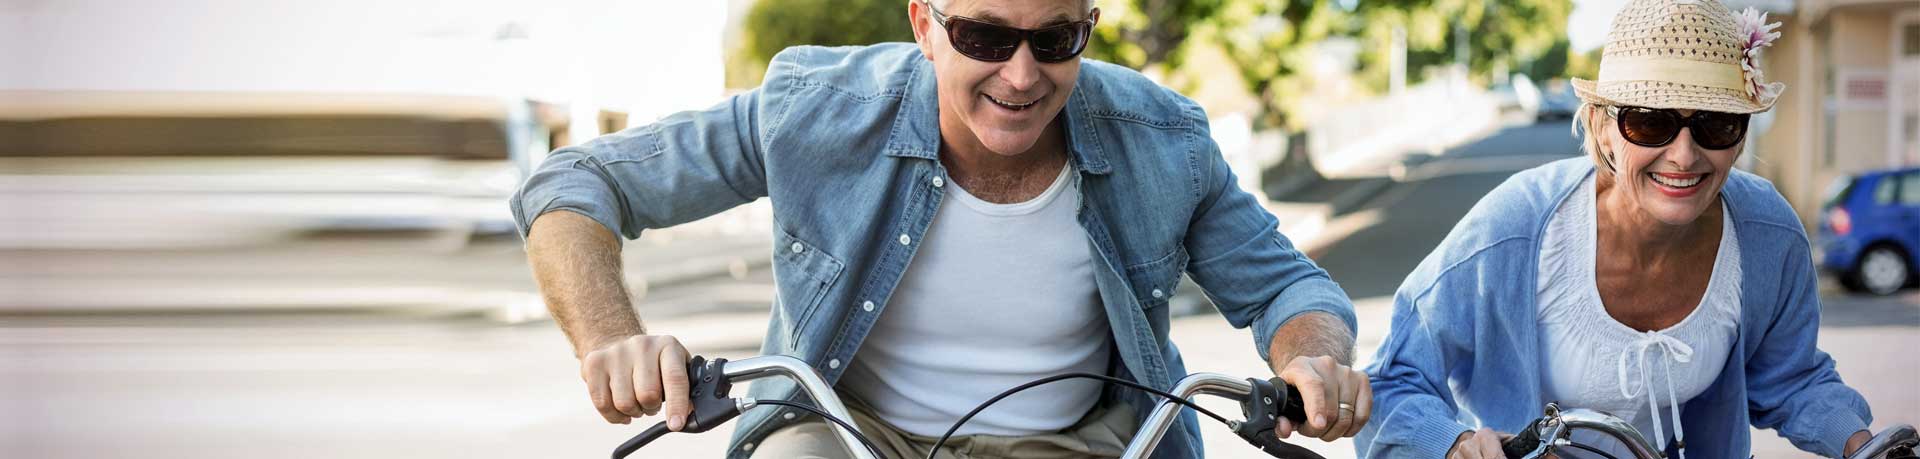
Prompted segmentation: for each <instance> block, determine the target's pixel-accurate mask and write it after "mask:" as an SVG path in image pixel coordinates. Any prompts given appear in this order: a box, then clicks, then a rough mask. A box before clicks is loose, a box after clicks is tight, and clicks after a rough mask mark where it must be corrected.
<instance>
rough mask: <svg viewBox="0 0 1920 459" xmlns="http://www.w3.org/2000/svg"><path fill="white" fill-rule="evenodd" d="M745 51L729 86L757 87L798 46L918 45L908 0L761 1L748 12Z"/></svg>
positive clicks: (730, 73) (736, 57) (736, 62)
mask: <svg viewBox="0 0 1920 459" xmlns="http://www.w3.org/2000/svg"><path fill="white" fill-rule="evenodd" d="M743 29H744V31H745V36H744V37H743V40H742V48H743V49H741V50H739V51H738V52H735V53H734V59H733V62H732V64H733V65H730V66H729V67H732V68H735V69H738V70H739V71H738V72H735V71H733V70H729V71H728V77H727V85H728V86H732V87H745V86H756V85H759V84H760V78H761V76H762V75H763V74H765V73H766V68H767V62H768V61H771V60H772V59H773V56H774V55H775V54H779V53H780V50H783V49H787V48H788V47H791V46H796V45H821V46H841V45H870V44H874V43H882V42H890V41H913V28H912V26H910V25H909V24H908V22H907V2H906V1H905V0H759V1H756V2H754V4H753V7H752V8H751V9H749V10H748V11H747V17H746V22H745V23H744V24H743Z"/></svg>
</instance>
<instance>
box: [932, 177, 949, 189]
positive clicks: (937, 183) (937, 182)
mask: <svg viewBox="0 0 1920 459" xmlns="http://www.w3.org/2000/svg"><path fill="white" fill-rule="evenodd" d="M943 186H947V179H943V178H940V177H934V178H933V187H934V188H939V187H943Z"/></svg>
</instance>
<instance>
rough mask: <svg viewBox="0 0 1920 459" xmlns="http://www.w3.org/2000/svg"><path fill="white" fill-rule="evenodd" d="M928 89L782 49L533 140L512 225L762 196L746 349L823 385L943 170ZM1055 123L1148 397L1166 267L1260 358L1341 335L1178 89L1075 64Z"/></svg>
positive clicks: (1185, 420) (866, 321)
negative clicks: (707, 96)
mask: <svg viewBox="0 0 1920 459" xmlns="http://www.w3.org/2000/svg"><path fill="white" fill-rule="evenodd" d="M936 97H937V96H936V94H935V84H934V75H933V66H932V64H931V62H929V61H928V60H927V59H926V58H925V57H924V56H923V55H922V54H921V53H920V50H919V48H918V47H916V46H914V45H912V44H905V43H894V44H882V45H875V46H869V47H843V48H819V47H796V48H791V49H788V50H786V51H784V52H781V53H780V54H779V55H778V56H775V57H774V59H773V60H772V62H771V63H770V64H769V65H768V67H767V77H766V80H765V81H764V82H763V83H762V85H761V86H760V87H759V88H757V89H755V90H752V91H748V92H744V93H741V94H738V95H735V96H732V97H731V98H729V99H728V100H726V101H724V102H722V103H720V104H718V105H716V106H714V107H712V108H709V109H707V110H705V111H695V112H682V113H678V114H674V115H672V116H668V117H667V118H665V119H663V120H661V121H659V122H656V123H653V124H649V125H645V126H639V127H634V128H629V129H626V130H624V131H621V132H619V133H615V134H610V135H606V136H602V137H600V138H596V139H594V140H592V141H590V142H587V143H585V144H582V145H579V146H573V147H567V148H561V149H559V150H557V151H555V152H553V154H552V155H551V156H549V157H548V158H547V160H546V161H545V163H543V164H542V165H540V166H539V167H538V168H537V169H536V170H535V171H534V173H533V174H532V175H531V176H530V178H529V179H528V180H527V182H526V184H525V185H524V186H523V187H522V188H521V189H520V191H519V193H517V194H516V195H515V196H514V198H513V200H512V207H513V213H514V217H515V218H516V220H517V222H518V224H519V225H520V230H521V231H522V234H523V235H524V234H525V231H526V230H527V229H528V228H529V225H530V224H531V223H532V221H533V219H534V218H535V217H537V216H539V215H541V214H543V213H546V212H551V211H555V210H568V211H573V212H578V213H580V214H583V215H586V216H588V217H591V218H592V219H594V220H595V221H598V222H599V223H601V224H602V225H605V226H606V227H607V228H609V229H611V230H613V231H615V232H617V233H619V234H621V235H623V236H625V237H627V238H636V237H639V235H640V232H641V231H644V230H647V229H651V228H664V227H669V226H673V225H677V224H680V223H685V222H688V221H692V220H695V219H699V218H701V217H706V216H708V215H712V214H714V213H717V212H720V211H722V210H726V209H728V208H731V207H734V206H737V205H740V204H743V203H747V202H750V201H753V200H755V199H758V198H761V197H767V198H769V199H771V201H772V208H773V216H774V227H775V228H774V234H773V241H772V242H773V251H774V257H773V270H774V275H775V279H776V280H775V283H776V284H777V287H776V289H777V295H776V300H775V303H774V305H773V308H772V314H771V317H770V320H769V321H768V324H767V331H766V341H765V343H764V344H763V345H762V347H761V353H763V354H766V355H774V354H778V355H787V356H792V357H796V358H799V359H800V360H803V361H805V362H807V363H808V364H810V365H811V366H812V367H813V368H814V369H815V370H818V371H819V372H820V373H821V374H822V375H823V376H825V378H826V380H827V381H828V382H829V383H833V382H835V381H838V380H839V378H840V377H841V375H842V373H843V372H845V371H846V369H847V368H848V365H847V363H848V362H849V361H850V360H851V359H854V358H856V355H857V354H856V352H857V351H859V349H860V344H861V341H863V340H864V339H865V338H866V337H867V334H868V332H869V331H870V330H871V329H872V328H873V325H874V323H875V321H876V319H877V318H878V316H879V314H882V313H885V312H886V309H887V304H888V302H889V300H890V299H891V296H892V295H893V292H894V288H895V287H896V286H897V285H898V284H899V282H900V279H901V276H902V275H903V274H904V273H905V271H906V270H907V267H908V265H909V262H910V261H911V260H912V259H913V255H914V252H915V250H917V249H918V248H919V247H920V244H921V242H922V237H924V236H925V235H926V231H927V228H928V226H929V224H930V223H931V222H932V219H933V216H934V214H935V213H936V212H937V210H938V209H939V206H940V203H941V201H942V199H944V197H945V196H946V191H947V190H946V189H945V186H947V185H946V184H947V183H951V179H950V178H948V175H947V171H946V170H945V169H944V168H943V167H942V166H941V163H940V161H938V160H937V159H936V157H937V154H938V152H939V151H940V129H939V115H938V113H939V111H938V105H937V99H936ZM1060 116H1061V117H1062V121H1063V123H1062V124H1063V125H1064V126H1065V129H1066V131H1067V132H1066V134H1067V137H1068V139H1069V141H1068V143H1069V145H1070V150H1071V151H1070V154H1069V157H1070V160H1071V162H1072V167H1073V171H1074V172H1075V173H1074V174H1072V179H1073V180H1076V181H1078V183H1079V189H1080V190H1081V203H1082V204H1081V206H1080V209H1079V213H1078V220H1079V223H1080V225H1081V226H1082V227H1083V228H1085V230H1086V234H1087V236H1088V238H1087V239H1088V240H1087V243H1088V244H1089V245H1090V246H1091V247H1092V249H1093V252H1094V253H1096V254H1097V257H1098V259H1097V260H1095V266H1096V268H1095V283H1096V284H1097V285H1096V287H1097V290H1098V291H1099V297H1100V299H1101V301H1102V303H1103V304H1102V306H1103V308H1104V309H1105V311H1106V315H1107V319H1108V321H1109V323H1110V325H1111V329H1112V331H1113V337H1112V339H1113V341H1112V344H1113V346H1114V349H1115V351H1116V352H1115V353H1116V354H1117V355H1118V357H1119V358H1118V362H1117V363H1116V364H1114V365H1112V368H1113V369H1112V370H1111V373H1113V374H1115V375H1117V376H1121V377H1125V378H1129V379H1131V380H1133V381H1136V382H1139V383H1142V384H1145V385H1148V386H1151V387H1155V388H1159V389H1163V390H1170V389H1171V388H1172V385H1173V383H1174V381H1176V380H1178V379H1179V378H1180V377H1182V376H1184V375H1185V374H1186V369H1185V368H1184V365H1183V364H1182V363H1181V359H1180V354H1179V352H1178V350H1177V349H1176V348H1175V347H1174V345H1173V343H1172V342H1170V341H1169V340H1168V337H1167V329H1168V311H1167V310H1168V308H1167V300H1168V299H1170V298H1172V297H1173V294H1174V287H1175V286H1177V285H1179V283H1180V276H1181V273H1186V274H1188V275H1189V276H1191V278H1192V279H1193V280H1194V282H1195V283H1197V284H1198V285H1200V286H1201V288H1202V289H1203V290H1204V291H1205V293H1206V294H1207V296H1208V297H1209V298H1210V299H1212V300H1213V302H1214V304H1215V305H1216V306H1217V307H1218V309H1219V310H1220V311H1221V313H1222V314H1223V315H1224V316H1225V317H1226V318H1227V320H1228V321H1229V322H1230V323H1231V324H1232V325H1233V326H1235V327H1238V328H1248V327H1251V328H1252V329H1253V333H1252V334H1253V345H1254V350H1255V351H1256V352H1258V353H1259V354H1260V357H1261V358H1262V359H1266V358H1267V357H1268V356H1267V347H1268V346H1267V345H1268V343H1269V342H1270V341H1271V340H1272V339H1273V333H1274V331H1275V329H1277V328H1278V327H1279V326H1280V324H1282V323H1284V322H1285V321H1287V320H1288V319H1290V318H1292V317H1294V316H1295V315H1298V314H1301V313H1304V312H1308V311H1325V312H1328V313H1331V314H1333V315H1334V316H1336V317H1339V318H1341V319H1342V320H1344V321H1345V322H1346V324H1347V326H1348V328H1349V331H1352V329H1353V327H1354V318H1353V317H1354V316H1353V306H1352V304H1351V302H1350V301H1349V300H1348V298H1347V296H1346V293H1345V292H1344V291H1342V290H1341V289H1340V287H1339V286H1338V285H1337V284H1335V283H1334V282H1333V281H1332V280H1331V279H1329V278H1328V276H1327V274H1326V272H1325V271H1323V270H1321V269H1320V268H1319V267H1318V266H1316V265H1315V264H1314V263H1313V262H1312V261H1310V260H1308V259H1307V257H1306V256H1305V255H1303V254H1302V253H1301V252H1300V251H1298V250H1296V249H1295V248H1294V247H1293V245H1292V243H1291V242H1289V241H1288V240H1287V238H1286V237H1284V236H1282V235H1280V233H1279V232H1278V230H1277V224H1278V221H1277V220H1276V219H1275V218H1274V217H1273V215H1272V214H1269V213H1267V212H1266V211H1265V210H1264V208H1262V207H1261V205H1260V203H1259V202H1258V200H1257V199H1256V198H1254V197H1253V196H1252V195H1250V194H1248V193H1246V192H1244V191H1242V190H1240V189H1238V188H1237V187H1236V185H1235V183H1236V182H1235V179H1234V176H1233V173H1232V171H1230V170H1228V168H1227V166H1226V162H1225V160H1224V159H1223V158H1222V156H1221V154H1220V151H1219V148H1218V146H1216V145H1215V144H1214V142H1213V141H1212V139H1211V137H1209V135H1208V130H1207V129H1208V128H1207V119H1206V116H1205V114H1204V113H1203V112H1202V111H1201V109H1200V108H1199V107H1198V106H1197V105H1195V104H1194V103H1193V102H1192V101H1189V100H1187V99H1186V98H1183V97H1181V96H1179V95H1177V94H1175V93H1174V92H1172V91H1170V90H1167V89H1165V88H1163V87H1160V86H1158V85H1156V84H1154V83H1153V82H1151V81H1149V80H1147V79H1146V78H1144V77H1143V76H1141V75H1139V74H1138V73H1135V72H1133V71H1131V70H1127V69H1125V68H1122V67H1117V66H1114V65H1111V64H1106V63H1102V62H1095V61H1090V60H1086V61H1082V63H1081V67H1080V74H1079V79H1078V80H1077V83H1076V84H1075V86H1074V90H1073V93H1072V94H1071V95H1070V96H1069V97H1068V99H1067V106H1066V107H1065V109H1064V110H1063V111H1062V113H1061V114H1060ZM668 332H670V331H668ZM1256 376H1257V375H1256ZM962 383H964V382H962ZM796 392H797V391H796V388H795V387H794V385H793V384H792V383H790V382H787V381H776V380H761V381H756V382H754V383H753V387H752V389H751V390H750V394H751V396H752V397H754V398H758V399H767V400H774V399H778V400H798V401H803V402H804V401H807V400H805V397H804V396H803V395H799V394H796ZM1145 397H1146V396H1145V395H1143V394H1139V393H1137V392H1133V391H1131V390H1116V389H1109V390H1107V391H1106V392H1105V394H1104V395H1103V400H1104V402H1103V403H1116V402H1117V403H1127V404H1129V405H1130V406H1131V407H1132V408H1133V409H1134V411H1135V412H1136V415H1137V417H1138V418H1139V419H1145V417H1146V413H1147V411H1148V410H1149V409H1150V408H1151V407H1152V406H1153V404H1154V402H1155V400H1150V399H1147V398H1145ZM774 408H779V409H774ZM788 412H789V409H788V408H785V407H771V406H768V407H765V408H761V409H757V410H753V411H750V412H748V413H746V414H744V415H742V416H741V418H740V420H739V425H738V428H737V431H736V433H735V436H734V440H733V443H732V446H730V447H729V448H728V454H727V455H728V457H733V458H743V457H746V456H747V455H749V454H750V453H751V451H752V448H753V446H754V445H755V443H757V442H758V441H760V439H762V438H764V437H765V436H766V435H767V434H768V433H770V432H772V431H773V430H775V429H778V428H781V427H785V426H788V425H791V424H793V423H795V422H800V421H804V420H807V419H808V417H807V416H806V413H797V414H798V416H793V417H792V419H788V417H787V416H783V415H784V414H787V413H788ZM1197 427H1198V426H1197V422H1196V420H1195V418H1194V415H1193V413H1192V412H1191V411H1188V412H1186V413H1184V414H1183V415H1182V416H1181V422H1180V423H1178V424H1176V425H1175V426H1173V428H1172V429H1171V430H1170V431H1169V434H1168V435H1167V436H1166V438H1165V440H1164V441H1163V442H1162V443H1161V446H1160V448H1159V450H1158V451H1157V453H1156V454H1155V455H1154V457H1160V458H1198V457H1200V455H1201V450H1200V441H1199V440H1200V438H1199V431H1198V430H1197Z"/></svg>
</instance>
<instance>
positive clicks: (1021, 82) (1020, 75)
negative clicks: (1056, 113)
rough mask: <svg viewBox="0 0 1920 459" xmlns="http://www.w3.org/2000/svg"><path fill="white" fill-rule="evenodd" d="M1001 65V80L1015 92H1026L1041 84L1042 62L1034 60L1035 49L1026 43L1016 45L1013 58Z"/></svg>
mask: <svg viewBox="0 0 1920 459" xmlns="http://www.w3.org/2000/svg"><path fill="white" fill-rule="evenodd" d="M1001 64H1002V65H1001V66H1000V80H1002V81H1006V82H1007V86H1011V87H1012V88H1011V89H1013V90H1014V91H1020V92H1026V91H1028V90H1031V89H1033V87H1034V85H1036V84H1039V83H1040V78H1041V77H1040V61H1039V60H1037V59H1034V58H1033V47H1032V46H1028V45H1027V43H1026V42H1024V41H1022V42H1020V43H1019V44H1017V45H1016V48H1015V49H1014V51H1013V57H1012V58H1010V59H1007V61H1006V62H1003V63H1001Z"/></svg>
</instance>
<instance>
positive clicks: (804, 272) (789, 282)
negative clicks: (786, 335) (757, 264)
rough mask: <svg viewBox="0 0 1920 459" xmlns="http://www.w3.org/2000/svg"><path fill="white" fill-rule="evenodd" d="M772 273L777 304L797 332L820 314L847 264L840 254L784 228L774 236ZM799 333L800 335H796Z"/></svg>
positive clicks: (777, 309) (776, 309)
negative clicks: (824, 301) (830, 252)
mask: <svg viewBox="0 0 1920 459" xmlns="http://www.w3.org/2000/svg"><path fill="white" fill-rule="evenodd" d="M774 244H775V245H774V255H773V277H774V283H775V284H776V287H777V288H778V289H779V292H778V297H777V301H778V302H779V304H780V306H779V307H778V308H775V311H776V313H778V314H781V315H782V316H783V317H784V318H785V319H786V320H787V322H788V323H790V324H792V325H793V331H794V332H795V333H801V332H803V331H804V330H805V329H806V327H807V326H808V325H809V323H810V322H812V321H813V317H814V316H816V315H818V314H819V309H820V302H821V300H822V299H824V298H826V296H827V292H828V291H830V290H832V289H833V285H834V282H836V281H838V280H839V279H840V272H841V270H843V269H844V268H845V266H844V265H843V264H841V262H840V260H839V259H838V258H835V257H834V256H833V255H832V254H829V253H827V252H826V251H825V250H821V248H820V247H817V246H815V245H813V244H812V243H809V242H807V241H805V240H801V239H800V238H798V237H795V236H794V235H793V234H791V233H788V232H786V231H785V230H784V229H783V230H777V231H776V234H775V236H774ZM796 336H797V335H796Z"/></svg>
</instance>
